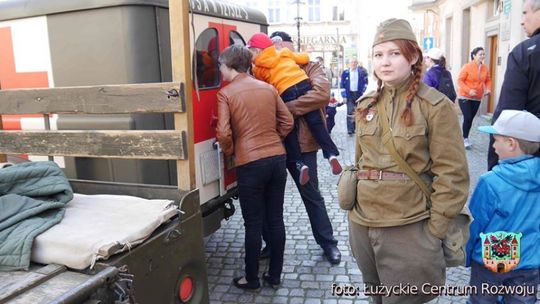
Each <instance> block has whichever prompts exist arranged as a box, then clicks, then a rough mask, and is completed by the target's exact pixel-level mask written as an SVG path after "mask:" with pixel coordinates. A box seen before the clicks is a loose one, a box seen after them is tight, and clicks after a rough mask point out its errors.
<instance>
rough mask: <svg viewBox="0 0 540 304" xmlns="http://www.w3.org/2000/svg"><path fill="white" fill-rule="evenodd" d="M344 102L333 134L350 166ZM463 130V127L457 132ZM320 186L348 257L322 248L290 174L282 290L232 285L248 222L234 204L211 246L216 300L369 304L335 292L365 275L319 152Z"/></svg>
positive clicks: (453, 272)
mask: <svg viewBox="0 0 540 304" xmlns="http://www.w3.org/2000/svg"><path fill="white" fill-rule="evenodd" d="M345 116H346V110H345V106H343V107H340V108H339V109H338V114H337V116H336V127H335V128H334V130H333V132H332V137H333V138H334V140H335V142H336V144H337V145H338V147H339V148H340V152H341V155H340V161H341V163H342V164H351V163H352V161H353V159H354V137H350V136H348V135H347V130H346V126H345ZM484 124H488V122H487V121H486V120H485V119H484V118H482V117H477V118H476V119H475V122H474V126H473V128H472V130H471V137H470V138H471V141H472V143H473V148H472V149H471V150H468V151H467V158H468V161H469V171H470V175H471V191H472V189H474V186H475V185H476V181H477V180H478V177H479V176H480V175H481V174H482V173H483V172H485V170H486V153H487V145H488V136H487V135H483V134H480V133H479V132H478V130H477V126H478V125H484ZM455 131H456V132H460V130H455ZM318 160H319V163H318V165H319V168H318V172H319V183H320V190H321V192H322V195H323V197H324V199H325V201H326V207H327V210H328V214H329V216H330V220H331V221H332V224H333V227H334V235H335V237H336V238H337V239H338V241H339V243H338V247H339V249H340V250H341V253H342V255H343V257H342V262H341V263H340V264H339V265H336V266H331V265H330V263H329V262H328V261H327V260H326V259H325V258H324V257H323V255H322V253H323V252H322V250H321V248H320V247H319V246H318V245H317V243H316V242H315V240H314V238H313V235H312V233H311V227H310V224H309V219H308V217H307V214H306V211H305V208H304V205H303V203H302V201H301V199H300V195H299V194H298V191H297V189H296V187H295V185H294V182H293V181H292V179H291V178H289V179H288V181H287V186H286V191H285V208H284V210H285V211H284V217H285V226H286V235H287V239H286V245H285V263H284V268H283V276H282V285H281V288H280V289H278V290H273V289H271V288H269V287H264V288H262V289H261V290H259V291H256V292H250V291H243V290H240V289H237V288H236V287H234V286H233V285H232V279H233V277H235V276H240V275H243V267H244V258H243V256H244V249H243V244H244V226H243V220H242V215H241V212H240V206H239V204H238V202H235V206H236V208H237V211H236V213H235V215H234V216H233V217H232V218H231V219H230V220H229V221H227V222H223V223H222V228H221V229H219V230H218V231H217V232H216V233H215V234H213V235H212V236H211V237H210V238H209V240H208V242H207V244H206V258H207V264H208V279H209V292H210V299H211V301H212V303H306V304H307V303H368V300H367V297H366V296H363V295H361V296H358V297H337V296H335V295H332V291H331V285H332V283H336V284H340V285H354V286H361V283H362V275H361V273H360V270H359V269H358V266H357V265H356V262H355V261H354V260H353V258H352V255H351V252H350V251H349V243H348V231H347V219H346V212H345V211H342V210H341V209H340V208H339V206H338V203H337V194H336V182H337V179H338V176H334V175H332V174H331V172H330V168H329V165H328V163H327V162H326V161H325V160H324V159H323V157H322V154H321V153H319V158H318ZM260 265H261V266H260V270H261V273H262V271H264V270H266V268H267V260H264V261H261V264H260ZM468 281H469V270H468V269H467V268H464V267H459V268H451V269H448V271H447V282H446V284H447V285H454V286H456V285H466V284H467V283H468ZM465 300H466V298H465V297H458V296H441V297H439V298H437V299H435V300H433V301H432V302H430V303H465Z"/></svg>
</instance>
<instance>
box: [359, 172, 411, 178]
mask: <svg viewBox="0 0 540 304" xmlns="http://www.w3.org/2000/svg"><path fill="white" fill-rule="evenodd" d="M356 176H357V177H358V179H367V180H410V178H409V176H407V174H405V173H402V172H392V171H381V170H358V171H357V173H356Z"/></svg>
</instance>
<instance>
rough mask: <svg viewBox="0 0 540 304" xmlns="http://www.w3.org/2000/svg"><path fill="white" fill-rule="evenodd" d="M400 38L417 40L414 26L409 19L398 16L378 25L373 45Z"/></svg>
mask: <svg viewBox="0 0 540 304" xmlns="http://www.w3.org/2000/svg"><path fill="white" fill-rule="evenodd" d="M398 39H404V40H411V41H414V42H417V41H416V36H415V35H414V33H413V30H412V27H411V25H410V24H409V22H408V21H407V20H404V19H396V18H392V19H388V20H385V21H383V22H381V23H380V24H379V26H377V32H376V33H375V39H373V46H375V45H377V44H381V43H383V42H387V41H391V40H398Z"/></svg>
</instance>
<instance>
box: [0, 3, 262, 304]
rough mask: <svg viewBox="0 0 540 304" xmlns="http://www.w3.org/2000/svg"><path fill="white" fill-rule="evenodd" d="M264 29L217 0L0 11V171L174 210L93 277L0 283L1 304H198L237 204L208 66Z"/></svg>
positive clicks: (13, 278)
mask: <svg viewBox="0 0 540 304" xmlns="http://www.w3.org/2000/svg"><path fill="white" fill-rule="evenodd" d="M267 26H268V24H267V22H266V18H265V17H264V15H263V14H261V13H260V12H258V11H256V10H253V9H249V8H246V7H242V6H239V5H236V4H230V3H226V2H222V1H204V0H200V1H199V0H193V1H189V2H188V1H186V0H170V1H165V0H97V1H96V0H72V1H62V0H37V1H36V0H33V1H31V0H15V1H7V2H0V61H1V62H2V64H0V115H1V118H2V119H1V120H0V122H1V128H0V129H1V131H0V153H2V154H4V155H5V156H7V158H4V159H1V158H0V162H2V161H4V162H8V163H9V162H11V163H18V162H25V161H40V160H52V161H54V162H56V163H57V164H58V165H59V166H60V167H61V168H62V170H63V171H64V172H65V174H66V176H67V177H68V178H69V180H70V184H71V186H72V188H73V190H74V192H75V193H79V194H86V195H96V194H107V195H129V196H134V197H138V198H144V199H168V200H171V201H174V203H175V204H176V205H177V206H178V207H177V208H178V210H179V212H178V214H177V215H175V216H173V217H172V218H170V219H167V220H166V221H165V222H164V223H163V224H162V225H161V226H159V227H158V228H157V229H156V230H155V231H154V232H153V233H152V234H151V235H150V236H149V237H148V238H147V239H146V240H144V241H143V242H142V243H141V244H139V245H138V246H134V247H131V248H128V250H127V251H124V252H122V253H118V254H115V255H111V256H110V257H106V259H101V260H97V261H96V263H95V264H94V265H91V267H87V268H85V269H74V268H73V267H69V266H65V264H64V263H62V261H60V262H56V263H53V264H42V263H35V262H33V263H32V264H31V265H30V266H29V269H28V270H21V271H11V272H0V303H4V302H8V303H48V302H55V303H83V302H87V303H113V302H115V303H130V302H136V303H204V302H208V290H207V289H208V288H207V277H206V265H205V259H204V239H203V238H204V237H205V236H209V235H211V234H212V233H213V232H214V231H216V230H217V229H219V228H220V223H221V221H222V220H223V219H225V218H227V217H228V216H230V215H232V213H233V212H234V205H233V203H232V199H233V198H234V197H235V196H236V195H237V189H236V178H235V175H234V171H233V170H232V169H231V168H230V167H231V166H230V164H228V163H227V162H226V161H225V159H224V157H223V155H222V153H221V151H220V149H219V145H218V144H217V143H216V139H215V130H214V128H215V123H216V116H217V98H216V93H217V91H218V90H219V89H220V88H221V87H223V85H225V83H224V82H223V80H222V79H221V75H220V74H219V69H218V62H217V58H218V56H219V53H220V52H221V51H222V50H223V49H224V48H225V47H227V46H229V45H232V44H244V45H245V42H246V40H247V39H246V37H250V36H251V35H252V34H253V33H255V32H261V31H262V32H266V31H267ZM0 170H1V169H0ZM110 204H114V202H111V203H110ZM73 229H74V230H76V229H77V227H74V228H73ZM128 245H129V244H128ZM128 247H129V246H128Z"/></svg>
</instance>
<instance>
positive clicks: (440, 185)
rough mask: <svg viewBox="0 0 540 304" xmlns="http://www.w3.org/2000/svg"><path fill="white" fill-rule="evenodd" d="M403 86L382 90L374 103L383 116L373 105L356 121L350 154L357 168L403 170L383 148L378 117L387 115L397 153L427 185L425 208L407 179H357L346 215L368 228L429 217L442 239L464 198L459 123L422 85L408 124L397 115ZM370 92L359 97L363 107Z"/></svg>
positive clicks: (431, 227) (401, 105) (437, 94)
mask: <svg viewBox="0 0 540 304" xmlns="http://www.w3.org/2000/svg"><path fill="white" fill-rule="evenodd" d="M407 88H408V84H407V83H405V84H403V85H402V86H401V87H397V88H383V90H382V92H381V96H380V97H379V98H380V99H379V102H380V103H382V105H383V106H385V107H386V112H387V115H388V116H389V117H385V118H383V117H380V115H379V113H378V112H377V108H376V107H373V109H372V110H371V111H370V114H371V115H372V117H371V120H370V121H368V122H364V121H362V120H360V119H357V126H358V131H357V135H356V136H357V137H356V140H357V144H356V158H357V164H358V168H359V169H376V170H383V171H393V172H403V171H402V170H401V169H400V168H399V166H398V164H397V163H396V162H395V161H394V160H393V158H392V155H390V153H389V152H388V151H387V149H386V147H385V146H384V144H383V142H382V140H381V135H382V127H381V126H380V124H379V119H388V121H389V124H390V128H391V129H392V135H393V140H394V144H395V147H396V150H397V152H398V153H399V155H400V156H401V157H403V159H404V160H405V161H406V162H407V163H408V164H409V165H410V166H411V167H412V168H413V169H414V171H415V172H416V173H418V174H419V175H420V176H421V177H422V178H423V179H424V180H425V181H426V182H427V183H429V184H430V185H431V189H432V191H433V193H432V194H431V204H432V208H431V210H428V202H427V198H426V197H425V196H424V194H423V193H422V191H421V190H420V188H419V187H418V186H417V185H416V184H415V183H414V181H413V180H399V181H384V180H382V181H378V180H360V181H359V183H358V188H357V193H358V197H357V204H356V205H355V208H354V209H353V210H352V211H351V212H350V213H349V218H350V220H352V221H353V222H356V223H358V224H360V225H364V226H368V227H391V226H400V225H405V224H411V223H415V222H418V221H420V220H422V219H426V218H429V230H430V231H431V233H433V235H435V236H436V237H438V238H439V239H443V238H444V236H445V235H446V231H447V229H448V224H449V222H450V220H451V219H453V218H454V217H455V216H456V215H457V214H459V212H460V211H461V209H462V208H463V205H464V204H465V202H466V201H467V196H468V193H469V173H468V172H469V171H468V167H467V159H466V157H465V150H464V147H463V140H462V139H461V133H460V127H459V122H458V119H457V117H456V115H455V114H454V112H453V109H452V103H451V102H448V99H446V98H445V96H444V95H443V94H441V93H440V92H438V91H436V90H434V89H432V88H429V87H428V86H426V85H425V84H423V83H420V87H419V90H418V93H417V96H416V97H415V98H414V101H413V102H412V113H413V124H412V125H411V126H408V127H407V126H405V125H404V124H403V123H402V122H401V119H400V116H401V113H402V112H403V110H404V109H405V107H406V101H405V97H406V95H407ZM372 96H373V94H367V96H365V97H364V98H362V99H360V101H359V107H360V108H364V107H366V106H367V105H368V104H369V102H371V100H372V99H371V98H370V97H372Z"/></svg>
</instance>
